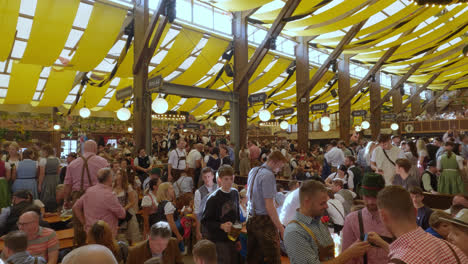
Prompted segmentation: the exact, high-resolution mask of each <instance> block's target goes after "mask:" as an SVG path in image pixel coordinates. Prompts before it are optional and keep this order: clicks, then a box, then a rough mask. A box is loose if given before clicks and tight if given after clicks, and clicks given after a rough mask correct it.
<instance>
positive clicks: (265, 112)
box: [258, 109, 271, 122]
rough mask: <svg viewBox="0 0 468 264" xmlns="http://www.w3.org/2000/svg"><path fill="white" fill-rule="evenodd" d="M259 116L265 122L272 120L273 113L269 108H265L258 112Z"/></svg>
mask: <svg viewBox="0 0 468 264" xmlns="http://www.w3.org/2000/svg"><path fill="white" fill-rule="evenodd" d="M258 117H259V118H260V120H262V121H263V122H266V121H268V120H270V117H271V114H270V112H268V110H266V109H263V110H261V111H260V112H259V113H258Z"/></svg>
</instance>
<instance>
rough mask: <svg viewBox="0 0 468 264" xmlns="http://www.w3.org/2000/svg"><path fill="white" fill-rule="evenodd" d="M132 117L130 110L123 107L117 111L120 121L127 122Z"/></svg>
mask: <svg viewBox="0 0 468 264" xmlns="http://www.w3.org/2000/svg"><path fill="white" fill-rule="evenodd" d="M131 116H132V113H130V110H128V108H125V107H122V108H120V109H119V110H118V111H117V118H118V119H119V120H120V121H127V120H129V119H130V117H131Z"/></svg>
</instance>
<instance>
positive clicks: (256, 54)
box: [234, 0, 301, 91]
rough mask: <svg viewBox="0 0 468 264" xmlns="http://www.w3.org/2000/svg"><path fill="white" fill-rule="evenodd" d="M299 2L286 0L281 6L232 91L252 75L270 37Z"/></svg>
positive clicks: (276, 34)
mask: <svg viewBox="0 0 468 264" xmlns="http://www.w3.org/2000/svg"><path fill="white" fill-rule="evenodd" d="M300 2H301V0H288V2H287V3H286V4H285V5H284V6H283V8H282V9H281V11H280V13H279V14H278V17H276V19H275V21H274V22H273V24H272V25H271V28H270V30H268V33H267V35H266V36H265V39H264V40H263V42H262V43H261V44H260V46H258V48H257V49H256V50H255V52H254V54H253V55H252V58H251V59H250V61H249V63H248V65H247V68H246V69H245V70H244V71H243V72H242V74H241V75H240V77H239V80H238V81H237V82H236V84H237V85H235V86H234V91H238V90H239V88H240V87H241V86H242V85H243V83H244V82H248V80H249V79H250V77H252V75H253V73H254V72H255V70H256V69H257V67H258V65H260V63H261V62H262V60H263V58H264V57H265V55H266V54H267V53H268V50H270V44H271V41H272V39H274V38H276V37H277V36H278V35H279V34H280V33H281V31H282V30H283V28H284V26H285V25H286V23H287V22H286V21H285V18H289V17H291V15H292V14H293V13H294V10H296V8H297V6H298V5H299V3H300Z"/></svg>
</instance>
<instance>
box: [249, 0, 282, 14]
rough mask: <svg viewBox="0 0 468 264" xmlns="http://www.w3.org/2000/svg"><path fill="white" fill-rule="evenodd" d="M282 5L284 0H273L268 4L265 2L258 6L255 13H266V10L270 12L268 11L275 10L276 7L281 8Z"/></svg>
mask: <svg viewBox="0 0 468 264" xmlns="http://www.w3.org/2000/svg"><path fill="white" fill-rule="evenodd" d="M283 6H284V2H283V1H281V0H274V1H272V2H270V3H268V4H265V5H263V6H262V7H260V8H259V9H258V10H257V12H255V13H257V14H262V13H266V12H270V11H273V10H276V9H278V8H282V7H283Z"/></svg>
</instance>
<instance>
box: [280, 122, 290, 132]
mask: <svg viewBox="0 0 468 264" xmlns="http://www.w3.org/2000/svg"><path fill="white" fill-rule="evenodd" d="M288 126H289V124H288V122H287V121H281V123H280V128H281V129H284V130H286V129H288Z"/></svg>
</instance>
